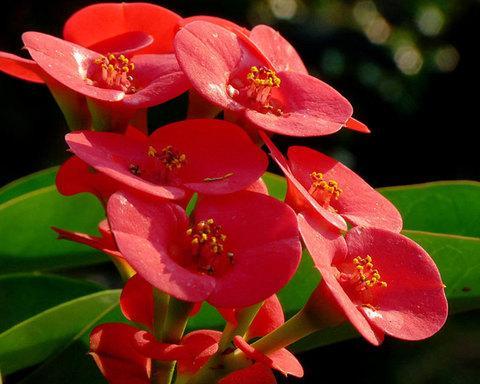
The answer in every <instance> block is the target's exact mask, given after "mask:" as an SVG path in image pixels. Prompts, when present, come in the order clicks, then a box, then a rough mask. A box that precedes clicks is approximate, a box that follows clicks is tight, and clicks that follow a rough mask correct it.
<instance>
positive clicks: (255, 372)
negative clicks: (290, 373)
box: [218, 363, 277, 384]
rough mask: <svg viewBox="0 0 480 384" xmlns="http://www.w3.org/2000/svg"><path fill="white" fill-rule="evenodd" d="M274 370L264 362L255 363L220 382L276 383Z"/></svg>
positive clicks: (236, 383) (246, 383)
mask: <svg viewBox="0 0 480 384" xmlns="http://www.w3.org/2000/svg"><path fill="white" fill-rule="evenodd" d="M276 383H277V380H276V379H275V376H274V375H273V373H272V370H271V369H270V368H268V367H267V366H266V365H264V364H260V363H255V364H253V365H251V366H249V367H246V368H243V369H240V370H238V371H235V372H233V373H231V374H229V375H228V376H226V377H224V378H222V379H220V380H219V381H218V384H276Z"/></svg>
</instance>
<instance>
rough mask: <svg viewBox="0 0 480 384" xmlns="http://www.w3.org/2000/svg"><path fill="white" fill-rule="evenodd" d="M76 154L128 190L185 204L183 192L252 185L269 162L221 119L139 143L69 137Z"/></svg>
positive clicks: (105, 136) (190, 123) (101, 135)
mask: <svg viewBox="0 0 480 384" xmlns="http://www.w3.org/2000/svg"><path fill="white" fill-rule="evenodd" d="M66 140H67V143H68V145H69V146H70V149H71V150H72V152H74V153H75V154H76V155H77V156H78V157H80V158H81V159H82V160H83V161H85V162H86V163H88V164H89V165H91V166H92V167H94V168H95V169H96V170H98V171H99V172H101V173H102V174H105V175H107V176H108V177H110V178H111V179H114V180H116V181H117V182H120V183H122V184H123V185H125V186H126V187H127V188H130V189H135V190H137V191H141V192H144V193H147V194H150V195H155V196H158V197H162V198H166V199H181V198H182V197H184V195H185V193H184V191H183V189H181V188H187V189H189V190H192V191H196V192H201V193H207V194H222V193H231V192H235V191H238V190H241V189H244V188H246V187H248V186H249V185H250V184H252V183H254V182H255V181H256V180H257V179H258V178H259V177H260V176H261V175H262V174H263V173H264V171H265V169H266V167H267V157H266V155H265V153H264V152H262V151H261V150H260V149H258V148H257V147H256V146H255V145H254V144H253V143H252V142H251V140H250V139H249V138H248V136H247V135H246V134H245V133H244V132H243V131H242V130H241V129H240V128H239V127H237V126H235V125H234V124H232V123H228V122H225V121H221V120H186V121H181V122H178V123H172V124H169V125H166V126H164V127H162V128H160V129H158V130H156V131H155V132H154V133H153V134H152V135H151V136H150V137H149V138H145V140H138V139H135V138H132V137H127V136H125V135H120V134H115V133H105V132H89V131H84V132H74V133H70V134H68V135H67V136H66Z"/></svg>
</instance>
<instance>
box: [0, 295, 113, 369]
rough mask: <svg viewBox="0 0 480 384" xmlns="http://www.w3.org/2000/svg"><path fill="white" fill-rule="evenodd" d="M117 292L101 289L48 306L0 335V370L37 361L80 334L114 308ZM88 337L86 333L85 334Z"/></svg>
mask: <svg viewBox="0 0 480 384" xmlns="http://www.w3.org/2000/svg"><path fill="white" fill-rule="evenodd" d="M119 294H120V292H119V291H118V290H113V291H111V290H110V291H102V292H98V293H94V294H91V295H88V296H83V297H81V298H77V299H75V300H72V301H68V302H66V303H63V304H61V305H58V306H56V307H53V308H50V309H48V310H47V311H44V312H42V313H40V314H38V315H36V316H33V317H31V318H29V319H27V320H25V321H23V322H21V323H19V324H17V325H15V326H14V327H12V328H10V329H8V330H6V331H5V332H3V333H1V334H0V369H1V371H2V373H3V374H9V373H11V372H15V371H17V370H19V369H22V368H26V367H29V366H32V365H35V364H38V363H41V362H42V361H44V360H45V359H46V358H48V357H51V356H52V355H55V354H57V353H59V352H61V351H62V350H63V349H64V348H65V347H66V346H67V345H69V344H71V343H72V341H73V340H76V338H77V336H78V335H79V334H81V335H84V334H85V332H87V331H88V330H89V329H91V327H92V325H93V324H95V323H96V322H97V321H98V320H99V319H101V318H103V317H104V316H105V315H106V314H108V313H110V312H112V311H113V309H114V308H115V307H117V303H118V299H119ZM87 337H88V335H87Z"/></svg>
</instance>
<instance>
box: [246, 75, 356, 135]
mask: <svg viewBox="0 0 480 384" xmlns="http://www.w3.org/2000/svg"><path fill="white" fill-rule="evenodd" d="M277 74H278V76H279V78H280V79H281V81H282V82H281V85H280V87H279V88H278V94H279V95H280V96H279V97H280V98H281V100H280V104H281V113H280V114H275V113H270V112H268V113H263V112H259V111H257V110H255V109H248V110H246V111H245V117H246V119H247V120H248V121H250V122H251V123H253V124H255V125H256V126H257V127H259V128H261V129H265V130H266V131H270V132H274V133H279V134H282V135H287V136H323V135H329V134H331V133H335V132H337V131H338V130H339V129H340V128H342V126H343V125H344V124H345V122H346V121H347V120H348V119H349V118H350V117H351V116H352V112H353V110H352V106H351V105H350V103H349V102H348V100H347V99H345V98H344V97H343V96H342V95H341V94H340V93H338V92H337V91H336V90H335V89H333V88H332V87H331V86H329V85H328V84H326V83H324V82H323V81H321V80H319V79H317V78H315V77H312V76H309V75H305V74H302V73H296V72H289V71H284V72H278V73H277Z"/></svg>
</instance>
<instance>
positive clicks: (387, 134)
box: [0, 0, 480, 384]
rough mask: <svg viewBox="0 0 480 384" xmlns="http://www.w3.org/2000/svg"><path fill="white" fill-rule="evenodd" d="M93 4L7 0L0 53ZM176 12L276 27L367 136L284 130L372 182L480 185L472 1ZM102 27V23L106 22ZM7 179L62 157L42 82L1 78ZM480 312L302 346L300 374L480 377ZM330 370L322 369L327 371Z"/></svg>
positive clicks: (237, 4) (281, 4) (344, 1)
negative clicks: (418, 327) (407, 330)
mask: <svg viewBox="0 0 480 384" xmlns="http://www.w3.org/2000/svg"><path fill="white" fill-rule="evenodd" d="M92 3H94V1H84V0H70V1H68V2H62V1H56V0H51V1H48V2H46V1H33V0H32V1H26V0H17V1H7V2H3V3H2V12H1V16H0V18H1V22H0V50H2V51H7V52H12V53H16V54H18V55H23V56H26V52H25V51H22V49H21V47H22V43H21V39H20V36H21V33H22V32H24V31H28V30H35V31H40V32H45V33H49V34H53V35H56V36H60V35H61V31H62V27H63V23H64V22H65V20H66V19H67V18H68V17H69V16H70V15H71V14H72V13H73V12H75V11H76V10H78V9H80V8H82V7H84V6H86V5H89V4H92ZM155 3H157V4H159V5H163V6H166V7H168V8H170V9H172V10H174V11H176V12H178V13H179V14H180V15H182V16H191V15H195V14H209V15H215V16H220V17H224V18H229V19H231V20H233V21H235V22H237V23H238V24H241V25H244V26H246V27H251V26H253V25H255V24H260V23H263V24H268V25H271V26H272V27H274V28H275V29H277V30H279V31H280V32H281V33H282V34H283V35H284V36H285V37H286V38H287V39H288V40H289V41H290V42H291V43H292V44H293V45H294V46H295V47H296V49H297V50H298V52H299V53H300V55H301V56H302V58H303V59H304V62H305V64H306V66H307V68H308V69H309V71H310V72H311V74H313V75H315V76H318V77H319V78H321V79H322V80H324V81H326V82H328V83H329V84H331V85H332V86H334V87H335V88H336V89H337V90H339V91H340V92H341V93H342V94H343V95H344V96H346V97H347V98H348V99H349V100H350V102H351V103H352V105H353V106H354V110H355V113H354V116H355V117H356V118H358V119H360V120H361V121H363V122H365V123H367V124H368V126H369V127H370V128H371V130H372V134H370V135H362V134H358V133H355V132H351V131H347V130H342V131H341V132H339V133H338V134H335V135H333V136H331V137H322V138H312V139H308V140H305V139H295V138H285V137H284V138H280V137H279V138H277V140H276V141H277V143H278V144H279V145H280V146H281V148H283V149H286V148H287V147H288V146H289V145H293V144H305V145H308V146H310V147H313V148H315V149H317V150H321V151H323V152H325V153H327V154H329V155H331V156H333V157H335V158H337V159H338V160H341V161H342V162H344V163H345V164H347V165H348V166H350V167H352V168H353V169H354V170H355V171H356V172H358V173H359V174H360V175H362V176H363V177H364V178H365V179H366V180H367V181H368V182H370V183H371V184H372V185H373V186H375V187H382V186H389V185H399V184H412V183H419V182H426V181H433V180H442V179H473V180H479V178H480V167H479V164H480V162H479V160H478V156H477V155H475V153H477V151H478V139H475V136H474V135H475V134H474V132H475V130H476V129H478V128H479V127H478V122H477V120H476V109H477V108H478V95H476V93H475V90H476V88H477V87H478V86H475V85H474V84H478V83H479V76H478V70H477V68H478V61H476V57H477V55H478V41H477V38H478V37H479V36H480V33H479V25H480V1H478V0H383V1H372V0H357V1H348V0H328V1H326V0H325V1H323V0H316V1H307V0H250V1H247V0H229V1H221V0H196V1H187V0H171V1H156V2H155ZM99 27H100V28H101V26H99ZM0 90H1V93H0V100H1V104H0V105H1V107H0V122H1V123H0V124H1V128H0V130H1V135H2V136H1V137H2V139H1V140H0V160H1V164H2V165H3V166H2V172H1V173H0V186H1V185H4V184H6V183H8V182H10V181H12V180H14V179H16V178H18V177H21V176H24V175H26V174H29V173H31V172H34V171H37V170H40V169H43V168H46V167H49V166H53V165H57V164H59V163H61V162H62V161H63V160H64V159H66V158H67V157H68V155H67V153H66V152H65V149H66V146H65V143H64V140H63V136H64V134H65V133H66V132H67V128H66V125H65V123H64V121H63V117H62V115H61V113H60V111H59V109H58V108H57V106H56V104H55V102H54V101H53V99H52V97H51V96H50V94H49V92H48V90H47V89H46V87H44V86H41V85H35V84H29V83H26V82H22V81H20V80H16V79H13V78H10V77H8V76H6V75H4V74H1V73H0ZM185 108H186V98H185V97H180V98H179V99H178V100H174V101H172V102H169V103H168V105H166V106H165V105H164V106H161V107H159V108H156V109H155V110H154V111H152V114H151V124H152V127H157V126H159V125H161V124H162V123H164V122H167V121H172V120H179V119H181V118H182V117H183V114H184V112H185ZM479 323H480V312H478V311H477V312H470V313H465V314H462V315H457V316H455V317H452V318H451V319H450V320H449V322H448V325H447V327H446V328H445V329H444V330H443V331H442V332H440V334H438V335H437V336H435V337H434V338H432V339H430V340H428V341H426V342H421V343H402V342H397V341H391V340H388V341H387V342H386V343H385V344H384V345H383V346H382V347H380V348H373V347H370V346H369V345H367V343H366V342H364V341H362V340H353V341H348V342H344V343H340V344H337V345H335V346H330V347H324V348H321V349H318V350H315V351H310V352H306V353H303V354H302V355H301V356H300V358H301V360H302V361H303V363H304V364H305V368H306V376H305V378H304V380H303V381H296V380H289V381H288V382H289V383H296V382H304V383H317V382H320V381H325V382H328V381H330V380H332V379H335V380H336V381H340V382H343V381H345V382H346V381H351V380H354V381H355V382H356V383H372V382H377V383H386V382H388V383H409V384H417V383H441V384H443V383H449V384H450V383H462V384H469V383H479V382H480V327H479V326H478V324H479ZM322 366H323V368H321V367H322Z"/></svg>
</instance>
